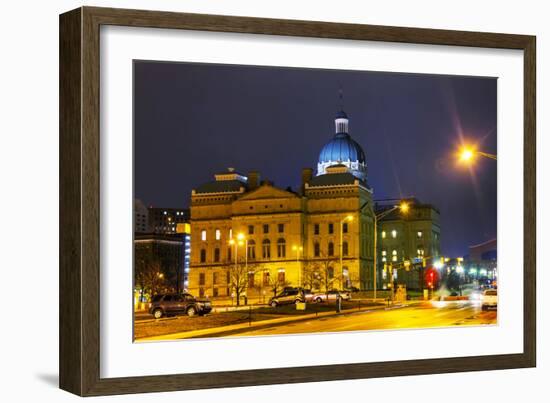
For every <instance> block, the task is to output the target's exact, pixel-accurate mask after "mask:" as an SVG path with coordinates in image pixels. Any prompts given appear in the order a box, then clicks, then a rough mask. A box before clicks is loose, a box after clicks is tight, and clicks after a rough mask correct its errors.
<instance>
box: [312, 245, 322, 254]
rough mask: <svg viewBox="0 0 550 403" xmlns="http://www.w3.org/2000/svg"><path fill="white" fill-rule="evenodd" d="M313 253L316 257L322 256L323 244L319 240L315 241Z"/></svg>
mask: <svg viewBox="0 0 550 403" xmlns="http://www.w3.org/2000/svg"><path fill="white" fill-rule="evenodd" d="M313 254H314V256H315V257H319V256H321V246H320V245H319V242H315V243H314V244H313Z"/></svg>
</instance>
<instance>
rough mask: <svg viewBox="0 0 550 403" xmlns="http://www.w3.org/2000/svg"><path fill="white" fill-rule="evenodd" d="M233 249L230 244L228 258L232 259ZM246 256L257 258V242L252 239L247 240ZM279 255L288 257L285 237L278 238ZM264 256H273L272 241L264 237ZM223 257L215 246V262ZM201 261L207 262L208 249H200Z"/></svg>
mask: <svg viewBox="0 0 550 403" xmlns="http://www.w3.org/2000/svg"><path fill="white" fill-rule="evenodd" d="M232 251H233V248H232V247H231V246H230V247H228V248H227V260H228V261H231V260H232ZM246 256H247V258H248V259H250V260H254V259H256V242H255V241H254V240H253V239H251V240H250V241H248V242H247V249H246ZM277 257H278V258H285V257H286V241H285V240H284V238H279V239H278V240H277ZM262 258H263V259H270V258H271V241H270V240H269V239H264V240H263V242H262ZM220 259H221V256H220V248H214V256H213V261H214V262H215V263H217V262H219V261H220ZM200 262H201V263H206V249H204V248H203V249H201V251H200Z"/></svg>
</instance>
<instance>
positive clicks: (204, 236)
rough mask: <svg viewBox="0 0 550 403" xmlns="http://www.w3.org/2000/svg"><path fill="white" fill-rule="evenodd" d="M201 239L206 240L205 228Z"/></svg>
mask: <svg viewBox="0 0 550 403" xmlns="http://www.w3.org/2000/svg"><path fill="white" fill-rule="evenodd" d="M201 241H206V230H205V229H203V230H202V231H201Z"/></svg>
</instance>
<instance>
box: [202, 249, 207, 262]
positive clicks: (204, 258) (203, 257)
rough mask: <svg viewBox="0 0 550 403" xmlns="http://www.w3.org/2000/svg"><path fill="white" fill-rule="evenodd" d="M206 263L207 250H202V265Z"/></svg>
mask: <svg viewBox="0 0 550 403" xmlns="http://www.w3.org/2000/svg"><path fill="white" fill-rule="evenodd" d="M204 262H206V249H201V263H204Z"/></svg>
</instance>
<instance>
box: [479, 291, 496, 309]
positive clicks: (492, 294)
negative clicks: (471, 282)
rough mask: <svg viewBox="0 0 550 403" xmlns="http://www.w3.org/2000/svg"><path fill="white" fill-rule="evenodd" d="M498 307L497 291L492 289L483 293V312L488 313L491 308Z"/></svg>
mask: <svg viewBox="0 0 550 403" xmlns="http://www.w3.org/2000/svg"><path fill="white" fill-rule="evenodd" d="M497 305H498V295H497V290H495V289H493V288H491V289H489V290H485V291H483V295H482V296H481V310H482V311H486V310H487V309H489V308H490V307H492V308H496V307H497Z"/></svg>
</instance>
